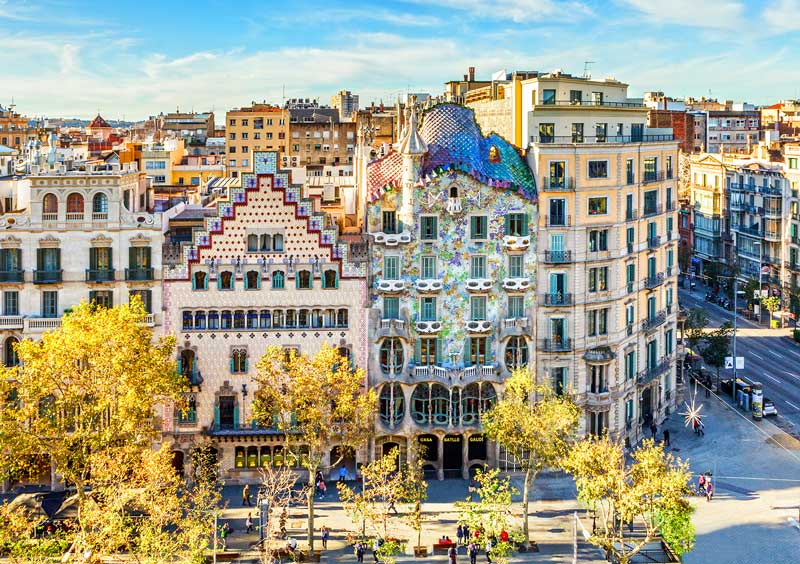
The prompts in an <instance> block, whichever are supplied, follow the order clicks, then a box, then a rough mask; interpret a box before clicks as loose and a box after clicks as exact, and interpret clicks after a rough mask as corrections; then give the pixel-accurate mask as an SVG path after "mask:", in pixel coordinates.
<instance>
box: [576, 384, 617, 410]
mask: <svg viewBox="0 0 800 564" xmlns="http://www.w3.org/2000/svg"><path fill="white" fill-rule="evenodd" d="M580 399H582V400H584V403H585V405H592V406H600V405H608V404H609V403H610V401H611V393H610V392H609V391H608V387H606V386H602V387H598V388H594V389H591V388H590V389H589V390H586V393H585V394H583V395H582V397H581V398H580ZM579 401H580V400H579Z"/></svg>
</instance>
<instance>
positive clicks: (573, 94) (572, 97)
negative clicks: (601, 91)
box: [569, 90, 583, 106]
mask: <svg viewBox="0 0 800 564" xmlns="http://www.w3.org/2000/svg"><path fill="white" fill-rule="evenodd" d="M582 100H583V92H582V91H580V90H570V91H569V103H570V104H573V105H576V106H580V104H581V101H582Z"/></svg>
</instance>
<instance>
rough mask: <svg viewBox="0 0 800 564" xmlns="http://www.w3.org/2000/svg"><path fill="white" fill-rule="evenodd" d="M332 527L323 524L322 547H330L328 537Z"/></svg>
mask: <svg viewBox="0 0 800 564" xmlns="http://www.w3.org/2000/svg"><path fill="white" fill-rule="evenodd" d="M330 534H331V533H330V529H328V527H327V526H326V525H323V526H322V548H324V549H325V550H327V549H328V537H329V536H330Z"/></svg>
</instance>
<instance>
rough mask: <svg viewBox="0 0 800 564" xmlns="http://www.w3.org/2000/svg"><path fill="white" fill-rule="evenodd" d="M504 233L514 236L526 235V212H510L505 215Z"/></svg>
mask: <svg viewBox="0 0 800 564" xmlns="http://www.w3.org/2000/svg"><path fill="white" fill-rule="evenodd" d="M505 233H506V235H513V236H516V237H527V236H528V214H526V213H510V214H507V215H506V227H505Z"/></svg>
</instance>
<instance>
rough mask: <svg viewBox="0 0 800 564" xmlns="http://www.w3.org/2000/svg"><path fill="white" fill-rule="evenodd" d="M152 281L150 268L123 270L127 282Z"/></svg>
mask: <svg viewBox="0 0 800 564" xmlns="http://www.w3.org/2000/svg"><path fill="white" fill-rule="evenodd" d="M152 279H153V269H152V268H141V267H139V268H126V269H125V280H129V281H135V282H139V281H145V280H152Z"/></svg>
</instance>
